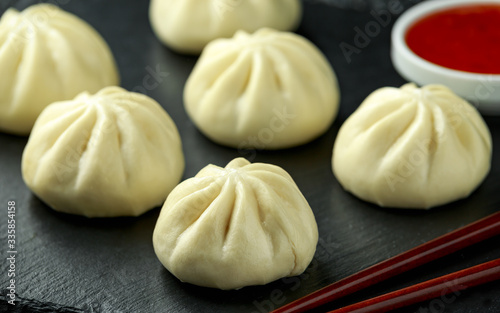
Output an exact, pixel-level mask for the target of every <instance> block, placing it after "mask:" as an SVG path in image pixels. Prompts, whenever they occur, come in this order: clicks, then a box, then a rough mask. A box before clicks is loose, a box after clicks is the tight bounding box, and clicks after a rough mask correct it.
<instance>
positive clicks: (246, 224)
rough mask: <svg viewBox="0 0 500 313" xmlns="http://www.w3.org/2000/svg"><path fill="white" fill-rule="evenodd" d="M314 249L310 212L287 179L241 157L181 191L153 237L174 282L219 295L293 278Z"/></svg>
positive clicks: (209, 168)
mask: <svg viewBox="0 0 500 313" xmlns="http://www.w3.org/2000/svg"><path fill="white" fill-rule="evenodd" d="M317 242H318V229H317V225H316V220H315V218H314V215H313V212H312V210H311V208H310V207H309V204H308V203H307V201H306V199H305V198H304V196H303V195H302V194H301V192H300V190H299V189H298V187H297V185H296V184H295V182H294V181H293V179H292V178H291V177H290V175H289V174H288V173H287V172H286V171H285V170H283V169H282V168H280V167H278V166H275V165H271V164H264V163H253V164H251V163H250V162H248V161H247V160H245V159H243V158H237V159H234V160H233V161H231V162H230V163H229V164H228V165H227V166H226V167H225V168H221V167H218V166H215V165H208V166H206V167H205V168H203V169H202V170H201V171H200V172H199V173H198V174H196V176H195V177H193V178H190V179H187V180H185V181H184V182H182V183H181V184H179V185H178V186H177V187H176V188H175V189H174V190H173V191H172V192H171V193H170V195H169V196H168V198H167V200H166V202H165V204H164V205H163V208H162V210H161V213H160V216H159V218H158V221H157V223H156V227H155V229H154V233H153V245H154V249H155V252H156V255H157V256H158V259H159V260H160V261H161V263H163V265H164V266H165V267H166V268H167V269H168V270H169V271H170V272H171V273H172V274H173V275H175V276H176V277H177V278H179V279H180V280H181V281H184V282H188V283H191V284H195V285H199V286H205V287H213V288H219V289H238V288H242V287H245V286H249V285H261V284H266V283H269V282H271V281H274V280H276V279H279V278H282V277H285V276H295V275H299V274H301V273H302V272H303V271H304V270H305V269H306V267H307V266H308V265H309V263H310V262H311V260H312V258H313V255H314V252H315V250H316V244H317Z"/></svg>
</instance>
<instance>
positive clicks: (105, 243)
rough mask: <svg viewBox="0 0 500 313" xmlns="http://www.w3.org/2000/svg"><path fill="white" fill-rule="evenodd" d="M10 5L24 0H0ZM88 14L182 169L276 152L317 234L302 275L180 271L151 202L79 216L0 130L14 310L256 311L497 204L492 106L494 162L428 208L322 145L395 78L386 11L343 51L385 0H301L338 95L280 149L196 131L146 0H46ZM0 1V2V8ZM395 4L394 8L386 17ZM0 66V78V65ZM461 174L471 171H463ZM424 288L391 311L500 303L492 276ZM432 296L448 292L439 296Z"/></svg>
mask: <svg viewBox="0 0 500 313" xmlns="http://www.w3.org/2000/svg"><path fill="white" fill-rule="evenodd" d="M9 2H10V4H11V5H13V6H15V7H17V8H19V9H22V8H25V7H26V6H28V5H29V4H32V3H35V2H38V1H34V0H19V1H2V2H1V4H0V9H1V10H2V11H1V12H3V10H4V9H5V7H6V6H7V5H6V4H7V3H9ZM51 2H56V3H59V4H61V7H63V8H64V9H66V10H68V11H70V12H73V13H75V14H77V15H78V16H80V17H82V18H84V19H85V20H87V21H88V22H89V23H90V24H92V25H93V26H94V27H95V28H96V29H97V30H98V31H99V32H100V33H101V34H102V35H103V36H104V37H105V39H106V40H107V41H108V43H109V44H110V46H111V48H112V50H113V52H114V54H115V56H116V59H117V62H118V66H119V68H120V71H121V75H122V86H123V87H125V88H127V89H129V90H142V91H143V92H145V93H147V94H148V95H149V96H151V97H153V98H155V99H156V100H158V101H159V102H160V103H161V104H162V105H163V106H164V107H165V109H166V110H167V111H168V112H169V113H170V115H171V116H172V118H173V119H174V120H175V122H176V124H177V126H178V127H179V130H180V133H181V136H182V139H183V144H184V152H185V156H186V171H185V174H184V178H188V177H191V176H193V175H194V174H196V172H198V171H199V170H200V169H201V168H202V167H204V166H205V165H206V164H207V163H214V164H217V165H225V164H226V163H227V162H228V161H229V160H231V159H233V158H235V157H238V156H245V157H247V158H249V159H251V160H252V161H259V162H269V163H274V164H277V165H279V166H282V167H283V168H284V169H286V170H287V171H288V172H289V173H290V174H291V175H292V177H293V178H294V179H295V180H296V182H297V184H298V185H299V187H300V188H301V190H302V192H303V193H304V195H305V197H306V198H307V199H308V201H309V203H310V204H311V207H312V209H313V211H314V213H315V216H316V219H317V221H318V226H319V232H320V243H319V245H318V250H317V253H316V256H315V258H314V260H313V262H312V263H311V266H310V267H309V269H308V270H307V271H306V272H305V273H304V274H303V275H301V276H299V277H294V278H286V279H283V280H278V281H276V282H273V283H271V284H268V285H266V286H255V287H247V288H243V289H241V290H237V291H219V290H213V289H207V288H200V287H196V286H192V285H188V284H183V283H181V282H179V281H178V280H177V279H176V278H175V277H173V276H172V275H170V274H169V273H168V272H167V271H166V270H165V269H164V268H163V267H162V265H161V264H160V263H159V262H158V260H157V259H156V256H155V254H154V252H153V247H152V244H151V235H152V232H153V228H154V224H155V222H156V218H157V216H158V213H159V209H155V210H152V211H151V212H149V213H146V214H144V215H143V216H141V217H138V218H118V219H93V220H89V219H85V218H80V217H74V216H69V215H64V214H59V213H56V212H54V211H52V210H50V209H49V208H48V207H47V206H45V205H44V204H43V203H42V202H41V201H39V200H38V199H37V198H36V197H35V196H33V195H32V194H31V193H30V191H29V190H28V189H27V188H26V187H25V185H24V183H23V181H22V178H21V174H20V160H21V154H22V151H23V148H24V145H25V144H26V138H23V137H14V136H9V135H6V134H0V203H1V206H2V207H3V208H4V211H3V212H0V214H1V215H3V216H2V217H1V218H0V247H2V249H1V253H2V254H1V255H2V260H4V261H1V262H0V263H1V265H0V269H1V272H0V290H3V291H2V295H1V296H0V311H2V312H3V311H6V310H12V311H13V312H266V311H268V310H270V309H273V308H276V307H278V306H279V305H280V304H284V303H287V302H290V301H292V300H294V299H297V298H299V297H301V296H303V295H306V294H307V293H309V292H311V291H313V290H316V289H318V288H320V287H323V286H325V285H327V284H329V283H332V282H334V281H336V280H338V279H341V278H343V277H345V276H347V275H349V274H352V273H354V272H356V271H358V270H361V269H363V268H366V267H367V266H370V265H372V264H374V263H376V262H378V261H381V260H384V259H386V258H388V257H391V256H394V255H396V254H398V253H400V252H403V251H405V250H407V249H409V248H412V247H414V246H416V245H418V244H421V243H423V242H425V241H428V240H430V239H433V238H435V237H436V236H439V235H442V234H444V233H446V232H449V231H451V230H453V229H456V228H457V227H460V226H462V225H465V224H467V223H469V222H472V221H474V220H477V219H479V218H481V217H484V216H487V215H489V214H491V213H493V212H496V211H497V210H498V208H499V205H500V193H499V183H500V160H499V157H498V155H499V153H500V151H499V147H500V119H499V118H487V119H486V120H487V122H488V125H489V127H490V129H491V132H492V135H493V138H494V142H495V145H494V156H493V164H492V169H491V173H490V175H489V176H488V177H487V179H486V180H485V182H484V183H483V184H482V186H481V187H480V188H479V189H478V190H477V191H476V192H474V193H473V194H472V195H471V196H470V197H469V198H467V199H465V200H462V201H458V202H455V203H452V204H450V205H447V206H443V207H440V208H435V209H433V210H431V211H398V210H388V209H381V208H378V207H376V206H374V205H371V204H368V203H365V202H362V201H360V200H358V199H356V198H355V197H353V196H351V195H349V194H347V193H346V192H344V191H343V190H342V188H341V187H340V185H339V184H338V182H337V181H336V180H335V178H334V176H333V174H332V172H331V166H330V162H331V150H332V146H333V142H334V139H335V136H336V133H337V130H338V128H339V126H340V125H341V123H342V122H343V121H344V120H345V119H346V118H347V117H348V116H349V114H351V113H352V112H353V111H354V110H355V109H356V107H357V106H358V105H359V103H360V102H361V101H362V100H363V99H364V98H365V97H366V96H367V95H368V94H369V93H370V92H372V91H373V90H375V89H377V88H379V87H383V86H400V85H402V84H403V83H405V81H404V80H403V79H402V78H401V77H400V76H399V75H398V74H397V73H396V72H395V71H394V69H393V67H392V65H391V62H390V56H389V51H390V29H391V27H390V25H389V26H386V27H381V29H380V33H379V34H378V35H377V36H374V37H373V38H371V39H370V42H369V43H368V45H367V46H366V47H365V48H363V49H361V51H360V53H359V54H353V55H352V58H351V62H350V63H349V62H347V60H346V58H344V56H343V54H342V51H341V49H340V48H339V45H340V43H342V42H346V43H349V44H352V43H353V39H354V36H355V27H359V28H361V29H363V28H364V27H365V26H366V25H367V23H368V22H370V21H373V20H374V17H373V15H371V14H370V10H372V9H376V10H384V9H386V5H385V3H386V2H385V1H381V0H378V1H377V0H371V1H365V2H363V1H360V0H358V1H342V0H309V1H306V2H305V16H304V20H303V22H302V24H301V26H300V28H299V30H298V32H299V33H300V34H302V35H304V36H306V37H307V38H309V39H310V40H312V41H313V42H314V43H315V44H316V45H318V47H319V48H320V49H321V50H322V51H324V53H325V54H326V56H327V58H328V59H329V60H330V62H331V63H332V64H333V66H334V68H335V70H336V72H337V76H338V79H339V81H340V86H341V92H342V101H341V109H340V113H339V116H338V118H337V120H336V122H335V124H334V125H333V126H332V128H331V129H330V130H329V131H328V132H327V133H326V134H325V135H323V136H322V137H320V138H319V139H317V140H315V141H314V142H312V143H310V144H307V145H304V146H302V147H299V148H295V149H289V150H285V151H276V152H264V151H256V152H239V151H237V150H234V149H229V148H225V147H221V146H218V145H216V144H214V143H212V142H211V141H209V140H208V139H206V138H205V137H203V136H202V135H201V134H200V133H199V132H198V131H197V130H196V128H195V127H194V125H193V124H192V123H191V122H190V121H189V119H188V117H187V115H186V113H185V111H184V109H183V106H182V90H183V87H184V83H185V80H186V79H187V77H188V75H189V73H190V70H191V69H192V67H193V66H194V63H195V62H196V58H195V57H189V56H182V55H178V54H175V53H173V52H171V51H170V50H168V49H167V48H165V47H163V46H162V45H161V44H160V43H159V42H158V41H157V40H156V38H155V37H154V35H153V33H152V31H151V28H150V26H149V22H148V18H147V9H148V2H147V1H139V0H86V1H82V0H60V1H58V0H52V1H51ZM416 2H418V1H401V2H399V3H402V4H403V5H404V7H408V6H409V5H410V4H412V3H416ZM1 12H0V13H1ZM395 18H396V16H391V23H392V22H393V21H394V19H395ZM156 68H159V69H160V70H161V71H163V72H166V73H168V76H166V77H162V79H161V81H159V82H158V86H157V87H156V88H154V89H152V90H147V89H145V88H144V87H145V86H144V84H143V81H144V78H145V77H147V75H149V71H150V70H151V69H156ZM0 79H6V78H5V77H0ZM464 179H467V178H466V177H464ZM8 200H15V201H16V203H17V216H16V225H17V234H18V237H17V245H18V255H17V258H18V259H17V263H16V269H17V275H18V276H17V277H16V278H17V286H16V287H17V289H16V291H17V296H18V300H19V302H17V303H16V304H17V305H16V306H15V307H12V306H9V305H7V304H6V298H5V294H6V290H5V288H6V287H7V275H6V266H7V263H6V262H5V258H6V257H7V255H6V251H7V250H6V248H5V246H6V228H7V227H6V222H5V221H6V218H5V217H4V215H6V206H7V205H6V202H7V201H8ZM499 240H500V238H498V237H497V238H493V239H491V240H488V241H486V242H484V243H481V244H478V245H477V246H475V247H471V248H468V249H465V250H463V251H461V252H458V253H455V254H453V255H450V256H448V257H446V258H443V259H442V260H439V261H436V262H433V263H431V264H428V265H426V266H424V267H422V268H420V269H417V270H413V271H411V272H409V273H406V274H404V275H402V276H401V277H398V278H394V279H391V280H389V281H387V282H385V283H382V284H379V285H377V286H375V287H372V288H369V289H368V290H366V291H363V292H361V293H359V294H357V295H354V296H351V297H349V298H347V299H344V300H342V301H339V302H337V303H333V304H331V305H328V306H327V307H325V308H322V309H321V310H317V312H322V311H325V310H327V309H333V308H334V307H336V306H338V305H342V304H347V303H351V302H355V301H360V300H363V299H364V298H366V297H370V296H374V295H377V294H381V293H385V292H389V291H392V290H394V289H397V288H401V287H404V286H407V285H410V284H414V283H417V282H420V281H422V280H425V279H429V278H432V277H436V276H438V275H444V274H446V273H449V272H452V271H455V270H458V269H461V268H464V267H468V266H472V265H475V264H478V263H481V262H485V261H488V260H492V259H494V258H499V257H500V247H499V246H500V245H499ZM439 301H440V299H436V301H434V302H433V301H428V302H425V303H421V304H419V305H415V306H413V307H410V308H405V309H402V310H400V311H399V312H432V313H433V312H457V313H470V312H478V313H498V312H500V283H499V282H495V283H491V284H488V285H486V286H482V287H478V288H474V289H471V290H466V291H463V292H462V293H461V294H460V295H458V296H457V297H456V298H455V299H453V301H447V302H450V303H444V302H443V301H441V302H439ZM441 303H444V305H443V306H442V305H441Z"/></svg>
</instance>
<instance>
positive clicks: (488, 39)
mask: <svg viewBox="0 0 500 313" xmlns="http://www.w3.org/2000/svg"><path fill="white" fill-rule="evenodd" d="M406 43H407V44H408V46H409V48H410V49H411V50H412V51H413V52H414V53H415V54H417V55H419V56H420V57H422V58H424V59H426V60H427V61H430V62H432V63H435V64H438V65H441V66H444V67H447V68H451V69H455V70H460V71H465V72H472V73H483V74H500V4H499V5H495V4H491V5H490V4H479V5H465V6H461V7H458V8H453V9H448V10H444V11H439V12H436V13H433V14H431V15H428V16H426V17H424V18H422V19H421V20H419V21H417V22H416V23H415V24H413V25H412V26H411V27H410V28H409V30H408V32H407V33H406Z"/></svg>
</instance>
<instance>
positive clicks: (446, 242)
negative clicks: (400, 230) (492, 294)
mask: <svg viewBox="0 0 500 313" xmlns="http://www.w3.org/2000/svg"><path fill="white" fill-rule="evenodd" d="M499 234H500V212H497V213H494V214H492V215H490V216H488V217H485V218H483V219H481V220H479V221H477V222H474V223H471V224H469V225H467V226H464V227H462V228H459V229H457V230H455V231H452V232H450V233H448V234H446V235H443V236H441V237H438V238H436V239H433V240H431V241H429V242H426V243H424V244H422V245H420V246H418V247H415V248H413V249H411V250H408V251H407V252H403V253H401V254H399V255H397V256H395V257H392V258H390V259H387V260H385V261H382V262H380V263H377V264H375V265H373V266H371V267H369V268H367V269H364V270H362V271H360V272H358V273H356V274H353V275H351V276H348V277H346V278H344V279H342V280H340V281H338V282H336V283H333V284H331V285H329V286H326V287H324V288H322V289H320V290H318V291H315V292H313V293H311V294H309V295H307V296H305V297H303V298H300V299H298V300H295V301H294V302H291V303H289V304H286V305H284V306H282V307H281V308H278V309H276V310H274V311H273V313H299V312H305V311H307V310H311V309H313V308H316V307H318V306H320V305H323V304H325V303H328V302H331V301H333V300H336V299H339V298H342V297H345V296H347V295H350V294H352V293H354V292H356V291H359V290H362V289H365V288H367V287H369V286H372V285H375V284H377V283H379V282H381V281H384V280H386V279H389V278H391V277H394V276H396V275H398V274H401V273H404V272H406V271H408V270H411V269H414V268H416V267H418V266H420V265H423V264H426V263H428V262H431V261H434V260H436V259H439V258H441V257H443V256H445V255H448V254H451V253H453V252H456V251H458V250H460V249H463V248H465V247H468V246H471V245H473V244H475V243H478V242H480V241H483V240H486V239H488V238H491V237H494V236H496V235H499Z"/></svg>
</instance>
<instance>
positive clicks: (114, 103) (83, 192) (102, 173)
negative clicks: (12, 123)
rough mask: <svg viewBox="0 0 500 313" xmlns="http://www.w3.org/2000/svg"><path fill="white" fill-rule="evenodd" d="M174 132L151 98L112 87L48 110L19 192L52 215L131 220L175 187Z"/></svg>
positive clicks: (179, 165) (28, 152) (178, 171)
mask: <svg viewBox="0 0 500 313" xmlns="http://www.w3.org/2000/svg"><path fill="white" fill-rule="evenodd" d="M183 171H184V156H183V153H182V147H181V140H180V137H179V133H178V132H177V128H176V126H175V124H174V122H173V121H172V119H171V118H170V116H169V115H168V114H167V113H166V112H165V110H164V109H163V108H162V107H161V106H160V105H159V104H158V103H157V102H156V101H154V100H153V99H151V98H149V97H147V96H145V95H141V94H138V93H132V92H127V91H126V90H124V89H122V88H119V87H107V88H104V89H102V90H101V91H99V92H98V93H97V94H95V95H89V94H88V93H86V92H84V93H82V94H80V95H78V96H77V97H76V98H75V99H74V100H70V101H63V102H56V103H53V104H51V105H49V106H48V107H47V108H46V109H45V110H44V111H43V112H42V113H41V114H40V117H39V118H38V119H37V121H36V123H35V126H34V128H33V131H32V133H31V135H30V137H29V140H28V144H27V145H26V148H25V150H24V153H23V158H22V174H23V179H24V181H25V183H26V185H27V186H28V187H29V188H30V189H31V190H32V191H33V192H34V193H35V194H36V195H37V196H38V197H39V198H40V199H41V200H43V201H44V202H45V203H47V204H48V205H49V206H50V207H52V208H53V209H54V210H56V211H60V212H65V213H71V214H78V215H84V216H87V217H113V216H137V215H139V214H142V213H144V212H145V211H147V210H149V209H152V208H153V207H155V206H158V205H161V204H162V203H163V202H164V201H165V199H166V198H167V195H168V194H169V192H170V191H171V190H172V189H173V188H174V187H175V185H176V184H177V183H178V182H179V181H180V179H181V176H182V173H183Z"/></svg>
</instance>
